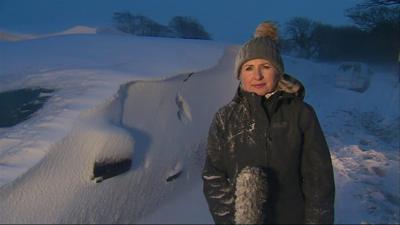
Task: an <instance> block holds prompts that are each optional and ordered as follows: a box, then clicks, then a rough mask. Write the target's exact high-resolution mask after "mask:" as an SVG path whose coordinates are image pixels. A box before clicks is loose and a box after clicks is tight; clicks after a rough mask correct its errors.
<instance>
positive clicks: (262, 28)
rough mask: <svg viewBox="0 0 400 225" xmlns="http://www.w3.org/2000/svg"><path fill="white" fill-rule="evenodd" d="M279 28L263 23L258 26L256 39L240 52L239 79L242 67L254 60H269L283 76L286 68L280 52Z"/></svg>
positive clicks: (250, 41)
mask: <svg viewBox="0 0 400 225" xmlns="http://www.w3.org/2000/svg"><path fill="white" fill-rule="evenodd" d="M277 33H278V32H277V28H276V27H275V25H274V24H272V23H271V22H263V23H261V24H260V25H258V26H257V28H256V31H255V33H254V37H253V38H252V39H250V40H249V41H247V42H246V43H245V44H244V45H243V46H242V47H241V48H240V50H239V52H238V54H237V55H236V59H235V73H236V77H237V78H238V79H239V76H240V69H241V67H242V65H243V64H244V63H245V62H247V61H249V60H252V59H259V58H261V59H266V60H268V61H269V62H270V63H271V64H272V65H273V66H274V67H275V69H276V70H277V71H278V72H279V74H283V72H284V70H285V69H284V66H283V61H282V58H281V54H280V51H279V45H278V42H277V41H278V34H277Z"/></svg>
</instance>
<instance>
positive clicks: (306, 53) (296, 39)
mask: <svg viewBox="0 0 400 225" xmlns="http://www.w3.org/2000/svg"><path fill="white" fill-rule="evenodd" d="M316 25H317V24H316V23H315V22H313V21H311V20H310V19H307V18H304V17H295V18H293V19H291V20H289V21H288V22H287V23H286V33H287V34H288V36H289V40H291V41H292V42H293V43H294V44H295V45H296V46H297V47H298V48H299V55H300V56H301V57H306V58H310V57H312V56H313V55H314V53H315V48H314V46H313V44H312V40H313V34H314V30H315V27H316Z"/></svg>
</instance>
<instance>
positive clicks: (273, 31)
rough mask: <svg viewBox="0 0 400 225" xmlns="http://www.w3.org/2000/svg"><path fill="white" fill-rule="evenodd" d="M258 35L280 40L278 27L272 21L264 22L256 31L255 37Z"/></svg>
mask: <svg viewBox="0 0 400 225" xmlns="http://www.w3.org/2000/svg"><path fill="white" fill-rule="evenodd" d="M258 37H269V38H271V39H272V40H274V41H278V29H277V28H276V26H275V25H274V24H273V23H271V22H267V21H266V22H262V23H260V25H258V26H257V28H256V31H255V32H254V38H258Z"/></svg>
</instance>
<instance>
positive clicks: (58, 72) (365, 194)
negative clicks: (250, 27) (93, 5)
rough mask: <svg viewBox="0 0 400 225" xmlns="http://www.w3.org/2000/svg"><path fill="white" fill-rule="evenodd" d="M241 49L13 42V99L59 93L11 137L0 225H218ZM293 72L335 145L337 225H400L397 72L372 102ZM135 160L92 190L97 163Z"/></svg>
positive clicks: (97, 41) (126, 41)
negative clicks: (220, 150) (217, 164)
mask: <svg viewBox="0 0 400 225" xmlns="http://www.w3.org/2000/svg"><path fill="white" fill-rule="evenodd" d="M73 30H75V31H77V32H78V33H79V32H89V33H90V31H91V30H90V29H88V28H82V27H81V28H79V27H78V28H74V29H73ZM237 49H238V46H230V45H227V44H225V43H218V42H214V41H200V40H180V39H168V38H149V37H135V36H128V35H119V34H99V33H98V34H68V35H65V34H61V35H56V36H51V37H41V38H37V39H32V40H23V41H16V42H0V50H1V53H0V57H1V60H0V68H1V71H0V91H6V90H14V89H19V88H30V87H42V88H49V89H54V90H55V92H53V93H51V97H50V98H49V100H48V101H47V103H46V104H45V105H44V106H43V108H41V109H40V110H39V111H37V112H36V113H35V114H34V116H33V117H31V118H30V119H29V120H26V121H24V122H22V123H20V124H18V125H16V126H13V127H10V128H1V129H0V185H2V186H1V187H0V223H212V222H213V221H212V218H211V215H210V214H209V212H208V207H207V204H206V202H205V199H204V197H203V194H202V181H201V176H200V172H201V168H202V166H203V163H204V156H205V145H206V140H207V139H206V138H207V132H208V127H209V124H210V122H211V118H212V116H213V114H214V113H215V112H216V110H217V109H218V108H219V107H221V106H222V105H224V104H226V103H228V102H229V101H230V99H231V98H232V97H233V95H234V93H235V91H236V87H237V85H238V82H237V80H236V79H235V77H234V76H233V74H234V73H233V60H234V55H235V54H236V52H237ZM284 62H285V67H286V68H287V72H288V73H289V74H292V75H294V76H295V77H297V78H298V79H300V80H301V81H302V82H303V84H304V85H305V87H306V99H305V101H307V102H309V103H310V104H311V105H312V106H313V107H314V108H315V110H316V112H317V114H318V118H319V120H320V122H321V125H322V128H323V130H324V132H325V135H326V137H327V141H328V144H329V147H330V151H331V156H332V161H333V164H334V172H335V184H336V201H335V214H336V215H335V222H336V223H395V222H398V221H399V217H400V212H399V209H400V202H399V198H400V196H399V192H398V190H400V187H399V185H400V176H399V175H400V174H399V170H398V168H399V161H400V156H399V150H400V146H399V141H398V140H399V128H400V118H399V115H400V112H399V110H400V107H399V104H400V101H399V100H400V99H399V98H400V95H399V89H400V88H399V83H398V82H397V77H395V76H394V72H381V71H375V73H374V74H373V75H372V76H371V77H370V86H369V88H368V89H367V90H366V91H365V92H363V93H360V92H354V91H351V90H346V89H339V88H336V87H335V76H336V75H337V74H338V73H340V70H339V69H338V65H337V64H328V63H315V62H311V61H307V60H303V59H298V58H293V57H288V56H285V57H284ZM125 158H131V159H132V167H131V169H130V170H129V171H128V172H126V173H123V174H121V175H118V176H116V177H112V178H110V179H106V180H104V181H103V182H101V183H95V182H94V181H93V180H91V179H90V178H91V176H92V173H93V166H94V163H95V162H99V161H117V160H120V159H125Z"/></svg>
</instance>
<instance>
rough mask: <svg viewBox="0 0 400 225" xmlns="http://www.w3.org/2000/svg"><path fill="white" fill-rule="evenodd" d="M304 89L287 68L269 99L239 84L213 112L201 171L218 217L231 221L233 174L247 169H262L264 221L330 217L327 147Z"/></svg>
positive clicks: (331, 180)
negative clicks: (264, 176)
mask: <svg viewBox="0 0 400 225" xmlns="http://www.w3.org/2000/svg"><path fill="white" fill-rule="evenodd" d="M304 93H305V91H304V87H303V85H302V84H301V83H300V82H299V81H298V80H296V79H294V78H293V77H291V76H289V75H287V74H285V75H284V76H283V79H282V80H281V81H280V82H279V85H278V91H277V92H276V93H275V94H273V95H272V96H271V97H270V98H268V99H267V98H266V97H264V96H258V95H256V94H254V93H249V92H245V91H243V90H241V88H238V91H237V94H236V96H235V97H234V99H233V100H232V101H231V102H230V103H229V104H228V105H226V106H224V107H222V108H221V109H220V110H218V112H217V113H216V114H215V116H214V119H213V121H212V124H211V126H210V130H209V137H208V145H207V158H206V162H205V165H204V169H203V174H202V175H203V181H204V194H205V197H206V199H207V202H208V205H209V208H210V212H211V214H212V216H213V219H214V221H215V222H216V223H218V224H220V223H234V221H235V220H234V216H235V199H237V198H236V196H235V194H234V193H235V191H236V190H235V189H236V186H235V185H236V178H237V176H238V174H239V173H240V172H241V171H242V169H244V168H245V167H257V168H263V170H264V171H265V173H266V177H267V180H268V193H267V197H266V198H267V201H266V204H265V207H264V208H263V209H262V210H263V213H264V218H265V220H264V223H290V224H295V223H319V224H321V223H333V217H334V198H335V185H334V178H333V169H332V162H331V158H330V153H329V149H328V146H327V143H326V141H325V137H324V134H323V132H322V129H321V127H320V124H319V121H318V119H317V116H316V114H315V112H314V110H313V108H312V107H311V106H310V105H308V104H307V103H305V102H303V98H304ZM261 189H262V188H261ZM263 195H264V193H260V196H261V197H262V196H263ZM236 204H237V203H236ZM249 210H255V209H249Z"/></svg>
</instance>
